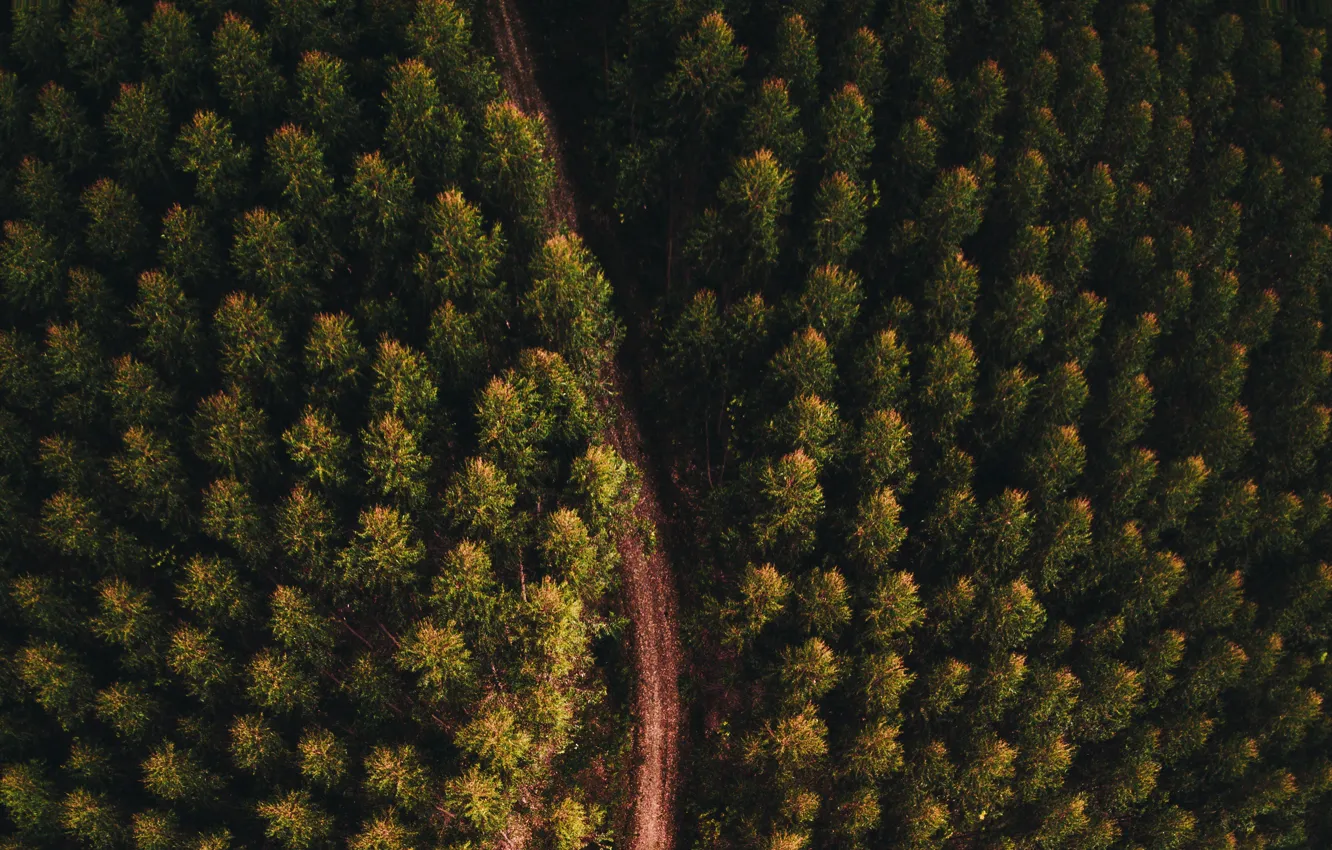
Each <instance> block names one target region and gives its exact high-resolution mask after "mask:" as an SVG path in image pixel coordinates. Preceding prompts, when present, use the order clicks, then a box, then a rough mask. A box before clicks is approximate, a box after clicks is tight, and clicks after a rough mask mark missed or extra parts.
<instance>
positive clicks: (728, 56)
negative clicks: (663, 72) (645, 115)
mask: <svg viewBox="0 0 1332 850" xmlns="http://www.w3.org/2000/svg"><path fill="white" fill-rule="evenodd" d="M744 62H745V49H744V48H743V47H742V46H740V45H737V44H736V43H735V31H734V30H733V29H732V28H731V25H730V24H729V23H727V21H726V19H725V18H723V17H722V15H721V13H720V12H712V13H711V14H708V15H706V16H704V18H703V19H702V20H701V21H699V24H698V29H697V30H695V31H694V32H692V33H690V34H688V35H686V36H685V37H684V38H683V39H681V40H680V44H679V48H678V51H677V53H676V57H675V61H674V64H673V67H672V69H671V72H670V73H669V74H668V75H667V76H666V78H665V80H663V82H662V96H663V99H664V100H665V102H666V104H667V105H668V106H669V108H670V110H671V114H672V115H673V120H674V121H679V122H687V123H688V124H692V125H695V126H698V127H700V128H702V130H703V132H704V133H707V132H709V131H711V130H712V129H714V128H715V127H716V126H717V125H718V124H719V123H720V121H721V119H722V117H723V116H724V115H725V114H726V112H727V111H728V109H729V107H730V106H731V105H732V104H733V103H734V102H735V100H736V99H737V98H738V97H739V95H740V92H741V91H742V88H743V83H742V82H741V80H740V69H741V68H742V67H743V65H744Z"/></svg>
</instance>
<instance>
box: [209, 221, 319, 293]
mask: <svg viewBox="0 0 1332 850" xmlns="http://www.w3.org/2000/svg"><path fill="white" fill-rule="evenodd" d="M294 229H295V228H294V227H293V226H292V225H291V224H290V223H289V222H288V221H287V219H285V218H284V217H283V216H282V215H280V214H278V213H275V212H270V211H269V210H267V209H264V208H263V207H255V208H254V209H252V210H250V211H249V212H247V213H245V214H244V215H242V216H241V217H240V220H239V221H238V222H237V225H236V238H235V242H234V243H233V244H232V247H231V264H232V266H233V267H234V268H235V269H236V271H237V272H238V273H239V274H240V276H241V278H242V279H243V280H245V281H247V282H250V283H252V284H253V285H254V286H255V287H256V288H257V289H258V290H259V291H260V292H261V293H262V294H263V295H264V298H265V300H266V302H267V303H268V305H270V306H271V307H272V308H273V309H274V310H275V311H277V312H278V313H279V314H292V313H295V312H297V311H298V310H300V309H302V308H308V307H310V306H317V304H318V297H319V293H318V290H317V289H316V287H315V285H314V281H313V279H312V277H313V272H314V269H313V268H312V267H311V264H310V263H309V261H308V260H307V259H306V258H305V257H304V256H302V252H301V251H300V249H299V247H298V246H297V243H296V234H295V233H294V232H293V231H294ZM322 259H326V258H322Z"/></svg>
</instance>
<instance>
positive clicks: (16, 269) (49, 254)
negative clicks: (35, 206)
mask: <svg viewBox="0 0 1332 850" xmlns="http://www.w3.org/2000/svg"><path fill="white" fill-rule="evenodd" d="M0 275H3V283H4V287H5V300H6V301H8V302H9V304H10V305H11V307H13V309H15V310H19V311H25V312H28V313H32V314H39V315H40V314H45V313H46V312H47V311H49V310H51V309H52V308H53V307H55V305H56V304H58V303H59V302H60V301H61V300H62V295H63V288H64V287H63V284H64V277H65V270H64V262H63V258H62V257H61V254H60V251H59V248H58V247H57V245H56V243H55V242H54V241H53V240H52V239H51V237H50V236H49V235H48V234H47V233H46V232H45V231H44V230H43V229H42V228H40V227H34V226H33V225H31V224H28V223H27V222H22V221H18V222H15V221H6V222H5V223H4V241H3V242H0Z"/></svg>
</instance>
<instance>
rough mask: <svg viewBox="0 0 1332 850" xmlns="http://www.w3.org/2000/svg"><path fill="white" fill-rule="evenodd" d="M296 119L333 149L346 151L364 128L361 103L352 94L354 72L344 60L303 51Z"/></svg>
mask: <svg viewBox="0 0 1332 850" xmlns="http://www.w3.org/2000/svg"><path fill="white" fill-rule="evenodd" d="M293 100H294V102H293V103H292V104H291V109H292V112H293V113H294V117H295V118H296V119H297V121H298V122H299V123H300V124H301V125H302V126H304V127H305V128H306V129H308V130H309V131H310V132H312V133H314V134H315V136H317V137H318V138H320V139H322V140H324V141H325V142H326V143H327V144H328V145H329V148H330V150H331V151H341V150H343V149H344V148H345V147H346V146H347V144H348V143H349V142H351V141H352V140H353V139H355V138H357V137H358V135H359V133H360V127H361V107H360V103H359V102H358V101H357V100H356V99H355V97H353V95H352V93H351V74H350V72H349V71H348V70H347V65H346V63H345V62H343V60H342V59H340V58H338V57H337V56H333V55H330V54H327V53H321V52H319V51H317V50H315V51H310V52H308V53H303V54H301V58H300V62H299V63H297V65H296V97H295V98H294V99H293Z"/></svg>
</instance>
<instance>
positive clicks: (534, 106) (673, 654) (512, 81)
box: [486, 0, 681, 850]
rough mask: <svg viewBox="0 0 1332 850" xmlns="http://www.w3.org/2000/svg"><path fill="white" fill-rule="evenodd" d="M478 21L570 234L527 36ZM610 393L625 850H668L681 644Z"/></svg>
mask: <svg viewBox="0 0 1332 850" xmlns="http://www.w3.org/2000/svg"><path fill="white" fill-rule="evenodd" d="M486 17H487V19H488V23H489V25H490V29H491V32H492V36H493V38H494V43H495V50H496V53H497V54H498V57H499V60H500V62H499V64H500V69H499V70H500V74H501V76H502V78H503V80H504V85H505V89H506V90H507V91H508V93H509V96H510V97H511V98H513V100H514V102H515V103H516V104H517V105H518V107H519V108H520V109H522V110H523V111H524V112H525V113H527V114H529V115H541V116H542V117H543V118H544V120H545V125H546V142H547V144H546V147H547V150H548V151H549V154H550V157H551V159H552V160H553V162H554V165H555V172H556V178H557V179H556V184H555V188H554V191H553V192H552V197H551V214H552V218H553V219H554V221H553V223H554V224H555V225H557V226H558V227H561V228H564V229H567V230H569V231H571V232H577V230H578V211H577V207H576V206H575V204H574V196H573V191H572V188H571V186H570V183H569V179H568V175H567V173H566V170H565V166H564V159H563V157H562V155H561V148H560V143H559V136H558V134H557V132H556V128H555V123H554V119H553V116H552V115H551V113H550V109H549V108H548V107H547V105H546V101H545V98H543V97H542V95H541V89H540V87H538V85H537V83H536V75H535V69H534V67H533V63H532V56H531V52H530V50H529V47H528V41H527V32H526V30H525V28H524V26H523V20H522V16H521V15H520V14H519V12H518V9H517V7H516V6H515V5H514V2H513V0H490V2H489V3H488V4H487V7H486ZM605 378H606V379H607V383H608V384H609V389H610V393H609V399H608V400H607V402H606V408H605V409H606V412H607V413H608V414H609V416H608V418H609V420H610V423H611V424H610V427H609V431H608V433H607V434H605V437H606V439H607V440H608V442H610V444H611V445H612V446H613V447H614V448H615V450H616V451H617V452H619V453H620V455H621V456H622V457H623V458H624V459H625V460H627V461H629V462H630V463H632V464H633V465H634V466H635V467H637V468H638V470H639V471H640V473H641V475H642V479H641V485H640V494H639V502H638V506H637V507H636V509H635V519H636V520H638V522H637V523H629V524H626V529H625V532H624V533H623V534H622V535H621V537H620V539H619V541H618V543H619V550H620V557H621V560H622V562H623V567H624V571H623V579H624V588H625V603H626V606H627V608H628V612H629V619H630V623H631V625H630V650H631V652H630V657H631V658H632V660H633V666H634V677H633V678H634V694H633V703H634V705H633V711H634V756H635V758H634V776H633V777H632V784H633V789H634V796H633V801H634V805H633V812H632V814H631V818H630V834H629V841H628V845H627V846H628V850H671V848H672V847H673V845H674V838H675V796H676V787H677V784H678V781H679V770H678V766H679V735H680V691H679V677H680V664H681V654H680V644H679V637H678V635H679V629H678V626H677V624H676V598H675V583H674V578H673V574H672V572H671V568H670V565H669V563H668V562H667V558H666V554H665V551H664V547H665V540H664V539H663V535H661V534H658V535H657V540H656V541H655V542H656V545H655V546H650V545H648V544H647V542H646V541H644V539H643V531H642V529H643V527H644V525H647V526H649V527H651V528H655V529H658V530H664V529H665V528H666V517H665V515H664V514H663V512H662V509H661V500H660V499H659V497H658V488H657V486H656V483H655V481H654V476H653V467H652V465H651V464H649V463H648V462H647V458H646V457H645V456H644V452H643V438H642V432H641V430H640V429H639V426H638V419H637V416H636V413H635V411H634V410H633V409H632V408H631V407H629V406H628V405H626V403H625V398H626V391H627V390H628V383H627V381H626V379H625V375H624V373H623V371H622V370H621V369H620V368H619V366H618V365H615V364H612V366H611V367H610V368H609V369H608V374H607V375H606V376H605ZM644 521H645V522H644Z"/></svg>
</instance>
